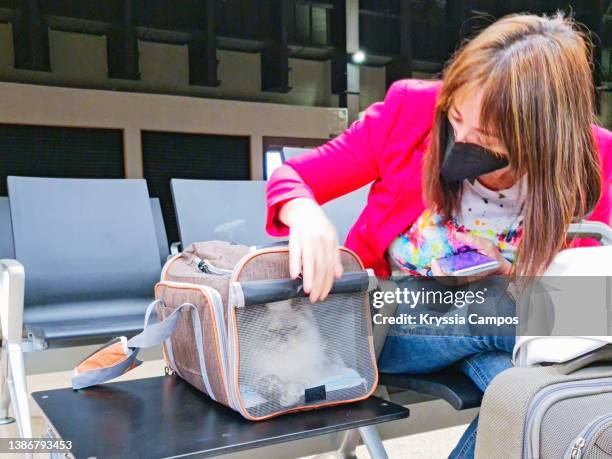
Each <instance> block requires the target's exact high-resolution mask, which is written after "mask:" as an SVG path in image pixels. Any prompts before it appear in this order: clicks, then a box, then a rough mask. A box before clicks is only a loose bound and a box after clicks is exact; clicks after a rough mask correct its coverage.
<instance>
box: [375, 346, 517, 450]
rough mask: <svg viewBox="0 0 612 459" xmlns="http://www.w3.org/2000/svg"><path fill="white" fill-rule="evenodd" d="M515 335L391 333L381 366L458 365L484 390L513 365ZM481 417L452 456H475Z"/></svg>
mask: <svg viewBox="0 0 612 459" xmlns="http://www.w3.org/2000/svg"><path fill="white" fill-rule="evenodd" d="M514 341H515V338H514V336H435V335H419V334H412V335H411V334H399V335H392V336H388V337H387V341H386V343H385V347H384V349H383V351H382V354H381V357H380V360H379V363H378V367H379V369H380V371H381V372H383V373H410V374H422V373H431V372H434V371H438V370H441V369H443V368H446V367H449V366H451V365H456V366H457V367H458V368H459V369H460V370H461V371H462V372H463V373H465V374H466V375H467V376H468V377H469V378H470V379H472V380H473V381H474V383H476V385H477V386H478V387H479V388H480V390H482V391H483V392H484V391H485V389H486V388H487V386H488V385H489V384H490V383H491V381H492V380H493V378H494V377H495V376H497V374H499V373H500V372H501V371H503V370H505V369H507V368H510V367H511V366H512V361H511V353H512V349H513V347H514ZM477 427H478V417H476V419H474V420H473V421H472V423H471V424H470V425H469V427H468V428H467V430H466V431H465V433H464V434H463V436H462V437H461V439H460V440H459V443H458V444H457V446H456V447H455V449H453V451H452V452H451V454H450V456H449V459H455V458H461V459H462V458H473V457H474V450H475V446H476V429H477Z"/></svg>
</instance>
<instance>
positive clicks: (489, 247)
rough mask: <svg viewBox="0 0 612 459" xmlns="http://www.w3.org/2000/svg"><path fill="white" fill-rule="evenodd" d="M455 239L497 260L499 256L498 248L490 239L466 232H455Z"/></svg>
mask: <svg viewBox="0 0 612 459" xmlns="http://www.w3.org/2000/svg"><path fill="white" fill-rule="evenodd" d="M455 239H457V240H458V241H459V242H463V243H464V244H466V245H469V246H470V247H472V248H474V249H476V250H478V251H479V252H481V253H483V254H484V255H486V256H488V257H490V258H493V259H494V260H497V259H499V258H500V257H501V254H500V253H499V250H497V247H496V246H495V244H493V242H492V241H490V240H488V239H485V238H482V237H478V236H474V235H472V234H468V233H459V232H457V233H455Z"/></svg>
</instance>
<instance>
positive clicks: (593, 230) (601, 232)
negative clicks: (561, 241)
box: [567, 220, 612, 245]
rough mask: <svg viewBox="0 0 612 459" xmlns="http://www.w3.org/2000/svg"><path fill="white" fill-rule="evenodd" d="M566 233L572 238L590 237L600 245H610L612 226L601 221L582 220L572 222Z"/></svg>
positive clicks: (611, 241)
mask: <svg viewBox="0 0 612 459" xmlns="http://www.w3.org/2000/svg"><path fill="white" fill-rule="evenodd" d="M567 235H568V236H570V237H572V238H578V237H585V238H592V239H596V240H598V241H599V243H600V244H601V245H612V228H610V227H609V226H608V225H606V224H605V223H602V222H597V221H589V220H583V221H581V222H579V223H572V224H571V225H570V226H569V228H568V231H567Z"/></svg>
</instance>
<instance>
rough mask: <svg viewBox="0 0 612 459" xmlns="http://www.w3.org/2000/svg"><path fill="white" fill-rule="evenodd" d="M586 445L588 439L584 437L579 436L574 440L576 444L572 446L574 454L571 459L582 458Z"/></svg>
mask: <svg viewBox="0 0 612 459" xmlns="http://www.w3.org/2000/svg"><path fill="white" fill-rule="evenodd" d="M585 445H586V440H585V439H584V438H582V437H580V438H577V439H576V441H575V442H574V446H573V447H572V455H571V456H570V458H571V459H580V458H581V457H582V450H583V449H584V447H585Z"/></svg>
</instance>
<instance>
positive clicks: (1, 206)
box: [0, 196, 15, 260]
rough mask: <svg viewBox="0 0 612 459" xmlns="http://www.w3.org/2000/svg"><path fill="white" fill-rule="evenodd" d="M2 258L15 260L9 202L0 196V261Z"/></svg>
mask: <svg viewBox="0 0 612 459" xmlns="http://www.w3.org/2000/svg"><path fill="white" fill-rule="evenodd" d="M3 258H15V250H14V247H13V227H12V225H11V213H10V209H9V200H8V198H7V197H4V196H0V260H2V259H3Z"/></svg>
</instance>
